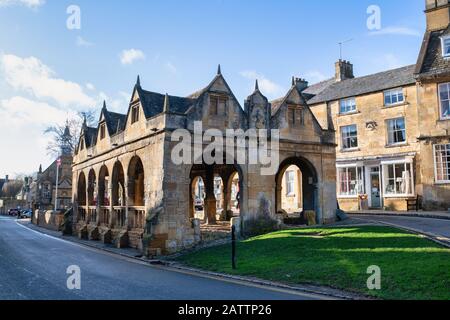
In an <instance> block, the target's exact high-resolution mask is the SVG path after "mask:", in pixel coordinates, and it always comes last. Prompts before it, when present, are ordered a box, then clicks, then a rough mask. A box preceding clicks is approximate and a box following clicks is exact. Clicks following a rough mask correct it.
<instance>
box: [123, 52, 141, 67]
mask: <svg viewBox="0 0 450 320" xmlns="http://www.w3.org/2000/svg"><path fill="white" fill-rule="evenodd" d="M144 59H145V54H144V52H142V51H141V50H137V49H128V50H123V51H122V53H121V54H120V62H121V63H122V64H123V65H127V64H133V63H134V62H135V61H137V60H144Z"/></svg>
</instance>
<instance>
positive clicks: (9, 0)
mask: <svg viewBox="0 0 450 320" xmlns="http://www.w3.org/2000/svg"><path fill="white" fill-rule="evenodd" d="M44 4H45V0H0V7H8V6H14V5H22V6H26V7H28V8H37V7H40V6H42V5H44Z"/></svg>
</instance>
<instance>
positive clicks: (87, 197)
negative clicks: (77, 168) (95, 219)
mask: <svg viewBox="0 0 450 320" xmlns="http://www.w3.org/2000/svg"><path fill="white" fill-rule="evenodd" d="M85 193H86V206H85V210H86V221H85V223H86V224H89V223H90V222H91V216H90V215H89V174H88V179H87V181H86V190H85Z"/></svg>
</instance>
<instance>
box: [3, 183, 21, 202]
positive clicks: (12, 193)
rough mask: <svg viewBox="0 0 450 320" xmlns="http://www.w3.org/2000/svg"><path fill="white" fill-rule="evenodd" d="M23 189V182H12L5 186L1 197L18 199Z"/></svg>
mask: <svg viewBox="0 0 450 320" xmlns="http://www.w3.org/2000/svg"><path fill="white" fill-rule="evenodd" d="M22 187H23V180H10V181H8V182H6V183H5V184H4V185H3V188H2V190H1V196H2V197H3V198H14V197H16V196H17V195H18V194H19V192H20V190H22Z"/></svg>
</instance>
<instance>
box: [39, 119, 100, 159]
mask: <svg viewBox="0 0 450 320" xmlns="http://www.w3.org/2000/svg"><path fill="white" fill-rule="evenodd" d="M84 121H86V123H87V125H88V126H90V125H92V124H93V123H94V122H95V113H94V112H93V111H86V112H79V113H78V114H77V116H76V117H74V118H71V119H67V121H66V123H65V124H62V125H54V126H51V127H48V128H47V129H46V130H45V131H44V133H45V134H49V135H51V136H52V139H51V140H50V142H49V143H48V145H47V153H48V154H49V155H50V156H53V157H58V156H59V155H60V154H61V150H62V149H63V148H67V149H68V150H67V151H68V152H70V153H73V151H74V150H75V148H76V146H77V144H78V138H79V134H80V132H81V128H82V126H83V123H84ZM67 129H68V131H69V132H66V130H67Z"/></svg>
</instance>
